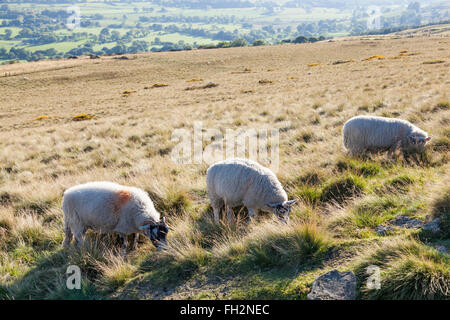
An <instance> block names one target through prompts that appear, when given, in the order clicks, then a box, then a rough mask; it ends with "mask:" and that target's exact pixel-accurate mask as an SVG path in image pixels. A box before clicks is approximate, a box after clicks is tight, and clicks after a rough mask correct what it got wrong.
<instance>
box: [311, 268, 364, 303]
mask: <svg viewBox="0 0 450 320" xmlns="http://www.w3.org/2000/svg"><path fill="white" fill-rule="evenodd" d="M307 298H308V300H354V299H356V277H355V275H354V273H353V272H351V271H342V272H339V271H337V270H332V271H330V272H327V273H325V274H323V275H321V276H320V277H318V278H317V279H316V280H314V282H313V284H312V288H311V292H310V293H309V294H308V296H307Z"/></svg>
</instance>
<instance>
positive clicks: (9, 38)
mask: <svg viewBox="0 0 450 320" xmlns="http://www.w3.org/2000/svg"><path fill="white" fill-rule="evenodd" d="M11 35H12V31H11V29H6V30H5V40H11Z"/></svg>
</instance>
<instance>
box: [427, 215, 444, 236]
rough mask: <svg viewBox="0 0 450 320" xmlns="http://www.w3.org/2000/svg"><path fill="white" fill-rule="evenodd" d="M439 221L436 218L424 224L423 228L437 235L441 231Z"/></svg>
mask: <svg viewBox="0 0 450 320" xmlns="http://www.w3.org/2000/svg"><path fill="white" fill-rule="evenodd" d="M440 221H441V220H440V219H439V218H436V219H434V220H433V221H431V222H428V223H426V224H424V226H423V228H424V229H425V230H428V231H431V232H433V233H438V232H439V231H441V227H440V226H439V223H440Z"/></svg>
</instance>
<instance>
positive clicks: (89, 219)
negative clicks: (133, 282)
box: [62, 181, 169, 253]
mask: <svg viewBox="0 0 450 320" xmlns="http://www.w3.org/2000/svg"><path fill="white" fill-rule="evenodd" d="M62 209H63V211H64V231H65V238H64V241H63V247H67V246H68V245H69V244H70V243H71V241H72V238H73V236H75V242H76V244H77V245H78V246H81V244H82V243H83V241H84V235H85V233H86V231H87V229H89V228H90V229H93V230H94V231H98V232H101V233H112V232H116V233H118V234H119V235H120V236H121V238H122V239H123V245H122V252H123V253H126V248H127V236H128V235H129V234H136V237H135V243H134V247H136V245H137V235H138V234H139V233H140V232H142V233H144V234H145V235H146V236H147V237H148V238H149V239H150V240H151V241H152V243H153V244H154V245H155V247H156V248H157V249H158V250H161V249H163V248H164V247H165V245H166V235H167V233H168V231H169V230H168V227H167V225H166V223H165V219H164V218H163V219H160V214H159V212H158V211H156V209H155V207H154V205H153V202H152V200H151V199H150V197H149V196H148V195H147V193H146V192H145V191H144V190H142V189H139V188H135V187H128V186H122V185H120V184H117V183H113V182H105V181H101V182H89V183H85V184H81V185H77V186H74V187H71V188H69V189H67V190H66V191H65V192H64V197H63V202H62Z"/></svg>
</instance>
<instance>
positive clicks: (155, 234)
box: [140, 218, 169, 251]
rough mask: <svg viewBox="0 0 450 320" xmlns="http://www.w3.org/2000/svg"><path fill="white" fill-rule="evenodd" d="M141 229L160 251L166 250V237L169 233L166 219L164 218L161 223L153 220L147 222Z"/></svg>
mask: <svg viewBox="0 0 450 320" xmlns="http://www.w3.org/2000/svg"><path fill="white" fill-rule="evenodd" d="M140 229H141V230H142V231H143V232H144V234H145V235H146V236H147V237H148V238H149V239H150V241H151V242H152V243H153V245H154V246H155V247H156V249H158V251H160V250H162V249H164V248H165V246H166V245H167V240H166V237H167V233H168V232H169V228H168V227H167V224H166V219H165V218H162V219H161V221H160V222H157V223H155V222H154V221H152V220H146V221H144V223H143V225H142V226H141V227H140Z"/></svg>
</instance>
